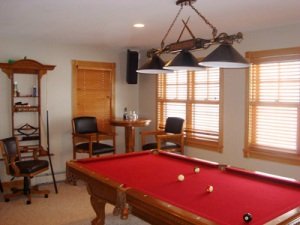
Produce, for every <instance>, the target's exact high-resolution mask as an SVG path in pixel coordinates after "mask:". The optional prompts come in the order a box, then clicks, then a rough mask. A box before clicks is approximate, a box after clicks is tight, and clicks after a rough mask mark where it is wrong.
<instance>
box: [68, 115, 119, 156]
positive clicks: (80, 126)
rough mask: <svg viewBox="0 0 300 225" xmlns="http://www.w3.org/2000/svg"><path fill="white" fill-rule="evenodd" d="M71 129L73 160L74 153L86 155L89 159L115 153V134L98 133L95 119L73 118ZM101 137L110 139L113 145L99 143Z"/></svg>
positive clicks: (87, 117) (86, 117)
mask: <svg viewBox="0 0 300 225" xmlns="http://www.w3.org/2000/svg"><path fill="white" fill-rule="evenodd" d="M72 127H73V134H72V136H73V159H76V153H87V154H89V157H92V156H94V155H97V156H99V155H101V154H106V153H113V154H114V153H115V134H114V133H105V132H101V131H99V130H98V126H97V119H96V117H92V116H81V117H75V118H73V120H72ZM101 137H110V138H111V139H112V140H113V145H108V144H104V143H101V142H100V139H101Z"/></svg>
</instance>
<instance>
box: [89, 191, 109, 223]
mask: <svg viewBox="0 0 300 225" xmlns="http://www.w3.org/2000/svg"><path fill="white" fill-rule="evenodd" d="M91 204H92V206H93V208H94V210H95V212H96V218H95V219H93V220H92V225H104V222H105V204H106V201H104V200H103V199H100V198H97V197H95V196H93V195H91Z"/></svg>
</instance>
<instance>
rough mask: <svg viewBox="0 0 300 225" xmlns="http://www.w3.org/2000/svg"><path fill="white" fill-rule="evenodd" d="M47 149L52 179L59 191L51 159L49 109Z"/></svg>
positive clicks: (56, 191)
mask: <svg viewBox="0 0 300 225" xmlns="http://www.w3.org/2000/svg"><path fill="white" fill-rule="evenodd" d="M47 150H48V158H49V163H50V169H51V174H52V179H53V184H54V188H55V193H56V194H57V193H58V190H57V185H56V180H55V176H54V171H53V166H52V160H51V155H50V143H49V117H48V110H47Z"/></svg>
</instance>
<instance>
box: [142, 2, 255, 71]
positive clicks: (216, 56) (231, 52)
mask: <svg viewBox="0 0 300 225" xmlns="http://www.w3.org/2000/svg"><path fill="white" fill-rule="evenodd" d="M196 1H197V0H177V1H176V5H180V9H179V11H178V13H177V14H176V17H175V18H174V20H173V21H172V23H171V25H170V27H169V29H168V31H167V32H166V34H165V36H164V37H163V39H162V41H161V47H160V48H159V49H156V48H152V49H150V50H148V51H147V56H148V57H149V58H150V60H149V61H148V62H146V63H145V64H144V65H143V66H141V67H140V68H139V69H138V70H137V72H138V73H146V74H158V73H168V72H173V71H176V70H188V71H195V70H200V69H203V68H205V67H220V68H247V67H249V63H248V62H247V60H246V59H245V58H244V57H243V56H242V55H240V54H239V53H238V52H237V51H236V50H235V49H234V48H233V47H232V45H233V42H238V43H239V42H241V40H242V39H243V34H242V33H241V32H238V33H236V34H232V35H228V34H227V33H224V32H222V33H218V30H217V28H216V27H215V26H213V25H212V24H211V23H210V22H209V21H208V20H207V18H205V17H204V16H203V15H202V14H201V13H200V12H199V11H198V10H197V9H196V8H195V7H194V6H193V5H192V4H193V3H194V2H196ZM183 6H189V7H191V8H192V9H193V10H194V11H195V12H196V14H197V15H198V16H199V17H200V18H201V19H202V20H203V21H204V22H205V23H206V25H208V26H209V27H210V28H211V30H212V38H211V39H204V38H196V37H195V35H194V34H193V33H192V31H191V29H190V28H189V27H188V22H189V18H188V19H187V20H186V21H184V20H182V23H183V28H182V30H181V33H180V35H179V38H178V40H177V41H176V42H174V43H170V44H167V45H165V40H166V38H167V36H168V35H169V33H170V31H171V30H172V28H173V26H174V24H175V22H176V20H177V19H178V17H179V15H180V13H181V11H182V9H183ZM185 30H187V31H188V33H189V34H190V35H191V37H192V38H191V39H189V40H183V41H181V40H180V38H181V36H182V34H183V32H184V31H185ZM212 45H219V46H218V47H217V48H216V49H215V50H214V51H213V52H211V53H210V54H209V55H208V56H206V57H205V58H204V59H203V60H201V61H200V62H199V61H198V60H197V59H196V57H195V56H193V55H192V54H191V52H190V51H192V50H201V49H208V48H209V47H210V46H212ZM164 53H173V54H177V55H176V56H175V58H174V59H173V60H171V61H169V62H168V63H167V64H165V63H164V62H163V61H162V59H161V58H160V57H159V56H160V55H161V54H164Z"/></svg>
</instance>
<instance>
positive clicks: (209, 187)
mask: <svg viewBox="0 0 300 225" xmlns="http://www.w3.org/2000/svg"><path fill="white" fill-rule="evenodd" d="M206 191H207V192H210V193H211V192H213V191H214V187H213V186H212V185H209V186H208V187H207V189H206Z"/></svg>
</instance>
